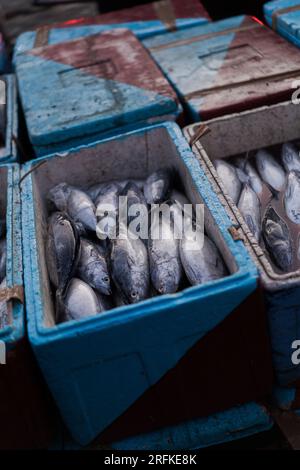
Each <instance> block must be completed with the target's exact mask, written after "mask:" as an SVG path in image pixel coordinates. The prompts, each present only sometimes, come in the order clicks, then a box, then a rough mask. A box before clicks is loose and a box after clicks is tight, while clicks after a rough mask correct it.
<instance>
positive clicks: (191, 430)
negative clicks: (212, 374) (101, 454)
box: [63, 402, 274, 451]
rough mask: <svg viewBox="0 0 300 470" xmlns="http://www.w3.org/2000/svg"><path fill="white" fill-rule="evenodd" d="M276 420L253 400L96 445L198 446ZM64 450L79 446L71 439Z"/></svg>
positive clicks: (156, 448)
mask: <svg viewBox="0 0 300 470" xmlns="http://www.w3.org/2000/svg"><path fill="white" fill-rule="evenodd" d="M273 424H274V423H273V420H272V418H271V416H270V415H269V413H268V411H267V410H266V408H265V407H264V406H262V405H260V404H259V403H256V402H250V403H246V404H245V405H240V406H237V407H234V408H231V409H228V410H225V411H222V412H220V413H215V414H213V415H211V416H208V417H206V418H200V419H195V420H191V421H186V422H184V423H181V424H178V425H176V426H170V427H166V428H163V429H160V430H158V431H156V432H152V433H148V434H140V435H139V436H134V437H131V438H128V439H124V440H122V441H118V442H113V443H111V444H110V445H109V446H103V445H102V446H101V444H100V445H95V446H93V449H95V448H96V449H98V448H99V449H106V450H107V448H108V447H109V449H115V450H118V451H129V450H130V451H132V450H136V451H138V450H153V451H160V450H163V451H175V450H181V451H183V450H197V449H202V448H205V447H210V446H215V445H220V444H225V443H227V442H230V441H235V440H238V439H243V438H246V437H250V436H253V435H254V434H258V433H261V432H265V431H269V430H270V429H271V428H272V426H273ZM63 449H64V450H79V449H80V446H78V444H76V442H74V441H73V440H71V439H67V440H66V441H65V443H64V445H63Z"/></svg>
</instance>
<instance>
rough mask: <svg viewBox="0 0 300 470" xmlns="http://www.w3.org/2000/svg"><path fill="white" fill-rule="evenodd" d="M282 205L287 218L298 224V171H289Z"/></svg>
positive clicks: (299, 174) (299, 180) (299, 221)
mask: <svg viewBox="0 0 300 470" xmlns="http://www.w3.org/2000/svg"><path fill="white" fill-rule="evenodd" d="M283 201H284V207H285V211H286V214H287V216H288V218H289V219H290V220H291V221H292V222H294V224H300V172H299V171H290V173H289V174H288V178H287V185H286V189H285V192H284V198H283Z"/></svg>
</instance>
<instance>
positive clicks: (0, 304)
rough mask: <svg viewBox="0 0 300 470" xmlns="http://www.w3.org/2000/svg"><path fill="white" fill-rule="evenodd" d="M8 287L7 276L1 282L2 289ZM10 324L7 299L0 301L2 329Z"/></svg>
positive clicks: (0, 328) (0, 287)
mask: <svg viewBox="0 0 300 470" xmlns="http://www.w3.org/2000/svg"><path fill="white" fill-rule="evenodd" d="M5 288H6V277H5V278H4V279H3V281H2V282H1V284H0V290H2V289H5ZM8 324H9V317H8V309H7V303H6V302H5V301H2V302H0V330H2V329H4V328H5V327H6V326H8Z"/></svg>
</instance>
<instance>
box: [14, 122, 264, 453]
mask: <svg viewBox="0 0 300 470" xmlns="http://www.w3.org/2000/svg"><path fill="white" fill-rule="evenodd" d="M160 168H169V170H171V169H172V170H174V171H175V170H176V172H177V175H178V176H179V177H180V180H181V183H182V185H183V190H184V191H185V192H186V196H187V197H188V198H189V200H190V201H192V202H193V203H197V202H198V203H201V202H202V203H203V204H204V205H205V207H206V210H205V229H206V235H207V236H208V237H210V239H211V240H212V241H213V242H214V243H215V245H216V246H217V247H218V250H219V252H220V253H222V256H223V259H224V262H225V264H226V267H227V269H228V271H229V275H227V276H225V277H222V278H221V279H218V280H214V281H211V282H207V283H204V284H203V285H195V286H194V287H188V285H186V287H185V288H184V289H183V290H180V291H179V292H176V293H173V294H166V295H162V296H157V295H155V296H153V297H152V298H148V299H146V300H143V301H140V302H139V303H132V304H131V305H124V303H123V305H122V303H121V305H120V306H119V307H117V308H113V309H111V310H108V311H104V312H103V313H102V314H101V315H94V316H91V317H89V318H84V319H81V320H71V321H67V322H63V323H57V322H56V320H55V311H56V312H57V309H55V305H54V299H55V297H54V293H55V292H54V291H52V290H51V286H50V281H49V275H48V271H47V265H46V261H45V253H48V248H47V250H46V246H45V243H46V240H47V236H46V235H47V219H48V217H49V190H53V188H54V187H55V186H56V185H58V184H60V186H59V189H60V190H59V191H57V189H56V192H55V194H56V196H57V198H56V206H57V205H59V206H60V210H62V209H63V208H65V209H67V211H68V213H70V212H71V208H70V205H69V204H70V202H69V198H70V197H71V196H70V193H69V190H67V192H66V191H65V189H66V187H65V185H61V183H62V182H64V183H66V184H67V185H69V186H70V187H71V188H74V187H77V188H86V187H88V186H90V185H94V184H98V185H99V184H100V183H102V182H106V183H107V182H109V181H111V180H120V179H124V178H134V179H137V180H139V179H141V178H142V179H144V178H146V177H147V176H148V175H149V174H150V173H152V172H153V171H156V170H159V169H160ZM23 174H24V178H23V181H22V184H21V187H22V195H23V201H24V204H23V210H22V218H23V235H24V236H23V242H24V243H23V248H24V258H25V263H24V269H25V276H24V278H25V291H26V305H27V313H28V332H29V337H30V341H31V343H32V346H33V349H34V352H35V354H36V357H37V359H38V361H39V364H40V367H41V369H42V371H43V373H44V376H45V378H46V381H47V383H48V386H49V388H50V390H51V391H52V394H53V396H54V398H55V401H56V403H57V405H58V407H59V409H60V411H61V414H62V416H63V419H64V421H65V423H66V425H67V426H68V428H69V430H70V431H71V433H72V436H73V438H74V439H75V440H76V441H77V442H79V443H80V444H81V445H84V444H87V443H89V442H90V441H92V440H93V439H95V438H96V437H97V436H99V435H100V438H101V440H102V441H103V442H108V443H109V442H113V441H116V440H120V439H123V438H126V437H128V436H131V435H133V436H134V435H138V434H140V433H146V432H151V431H153V430H155V429H157V428H162V427H165V426H169V425H172V424H176V423H178V422H182V421H185V420H190V419H193V418H195V417H201V416H207V415H209V414H212V413H216V412H218V411H221V410H225V409H228V408H231V407H232V406H235V405H237V404H241V403H247V402H249V401H252V400H257V399H259V397H263V396H265V395H266V394H268V393H269V392H270V391H271V389H272V381H273V376H272V367H271V354H270V346H269V338H268V334H267V323H266V316H265V315H264V313H263V306H262V305H261V304H260V302H258V301H256V303H255V305H254V304H253V298H254V296H255V292H256V289H257V275H258V273H257V270H256V268H255V267H254V264H253V263H252V262H251V261H250V257H249V255H248V253H247V250H246V249H245V247H244V245H243V243H242V242H241V241H240V240H238V239H235V238H233V236H234V228H233V227H232V226H231V223H230V221H229V218H228V217H227V216H226V213H225V211H224V209H223V208H222V206H221V204H220V203H219V201H218V198H217V196H216V195H215V194H214V193H213V191H212V190H211V186H210V184H209V183H208V180H207V179H206V177H205V175H204V173H203V171H202V170H201V167H200V166H199V164H198V162H197V160H196V159H195V157H194V156H193V154H192V152H191V151H190V149H189V147H188V145H187V143H186V141H185V140H184V138H183V136H182V133H181V131H180V129H179V128H178V126H177V125H175V124H174V123H170V122H169V123H161V124H156V125H152V126H149V127H146V128H140V129H138V130H134V131H130V132H127V133H124V134H120V135H119V136H117V137H110V138H106V139H104V140H102V141H98V142H94V143H92V144H89V145H88V146H82V147H79V148H77V149H76V148H75V149H71V150H69V151H68V152H66V153H65V154H63V155H61V154H53V155H51V156H46V157H43V158H40V159H38V160H36V161H35V162H28V163H27V164H26V165H25V166H24V167H23ZM25 175H26V177H25ZM157 181H160V179H158V180H157ZM151 182H153V178H151V179H149V180H148V183H147V184H149V183H151ZM157 187H158V188H160V189H159V191H161V188H162V187H163V185H161V183H159V184H158V186H157ZM94 189H95V188H94V186H92V188H91V189H90V191H89V194H92V193H91V191H92V190H94ZM73 191H74V189H73ZM71 192H72V189H71ZM84 194H86V193H84ZM145 194H147V195H148V190H147V191H146V192H145ZM149 194H154V193H153V192H151V191H149ZM52 196H53V191H52ZM94 196H95V195H94ZM94 196H90V197H94ZM147 197H148V196H147ZM82 198H85V200H86V202H87V203H86V204H85V207H86V208H88V207H91V205H90V203H88V200H87V198H86V196H83V195H82ZM51 200H52V202H51V203H53V198H52V197H51ZM72 207H73V206H72ZM79 212H80V211H78V213H79ZM86 214H87V212H86ZM64 217H65V219H64V220H65V221H66V216H64ZM72 218H73V221H75V222H76V220H77V224H78V221H79V219H77V217H75V219H74V217H73V216H72ZM51 220H52V219H51ZM85 221H87V219H85ZM66 223H67V221H66ZM73 224H74V222H73ZM79 225H80V224H79ZM51 227H52V226H51ZM79 228H80V227H79ZM51 230H52V228H51ZM68 230H69V233H72V231H73V232H74V233H75V228H74V227H73V228H72V229H71V232H70V223H69V229H68ZM93 230H94V226H93ZM48 240H49V239H48ZM50 240H52V238H51V239H50ZM70 240H72V237H71V238H70ZM113 245H114V243H113ZM49 246H50V247H51V246H52V245H51V244H50V245H47V247H49ZM68 246H69V247H71V248H70V252H71V253H74V255H75V254H76V250H75V251H74V248H75V246H76V245H75V244H74V243H73V242H71V243H70V244H69V245H68ZM72 247H73V248H72ZM149 247H150V243H149ZM45 250H46V251H45ZM141 251H142V248H141ZM72 257H73V255H72ZM61 259H63V257H61ZM70 259H71V258H70ZM74 259H75V257H74ZM123 259H124V258H123ZM131 262H132V261H131ZM49 266H51V260H50V264H49V263H48V267H49ZM69 266H70V269H69V268H67V269H68V270H69V272H70V276H71V275H73V276H74V269H73V267H72V265H71V264H70V265H69ZM54 269H55V265H54ZM49 272H50V271H49ZM54 272H55V270H54ZM172 272H173V271H172V270H171V273H172ZM151 273H152V271H151ZM51 278H52V284H53V282H54V283H56V281H55V279H58V278H55V276H53V275H52V276H51ZM66 278H67V277H66ZM66 278H65V277H64V276H62V277H61V278H60V279H61V281H59V282H58V286H60V287H59V293H60V294H63V292H65V290H64V289H65V287H64V286H65V285H66V282H65V280H64V279H66ZM85 289H86V291H87V288H85ZM73 291H74V292H75V293H76V289H75V290H74V289H73ZM51 292H52V293H51ZM173 292H174V291H173ZM91 297H93V299H94V296H93V295H92V294H91ZM57 298H58V299H59V300H60V299H64V298H65V297H64V295H60V296H57V291H56V299H57ZM68 299H69V297H68ZM94 301H95V300H93V302H94ZM127 303H128V302H127ZM57 305H61V303H58V304H57ZM91 305H92V304H91ZM87 313H88V312H87ZM91 313H92V312H91ZM95 313H96V312H95ZM254 336H255V342H254V341H253V337H254ZM182 384H184V387H183V386H182ZM120 390H122V394H121V395H120Z"/></svg>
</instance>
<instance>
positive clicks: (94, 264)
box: [45, 169, 227, 323]
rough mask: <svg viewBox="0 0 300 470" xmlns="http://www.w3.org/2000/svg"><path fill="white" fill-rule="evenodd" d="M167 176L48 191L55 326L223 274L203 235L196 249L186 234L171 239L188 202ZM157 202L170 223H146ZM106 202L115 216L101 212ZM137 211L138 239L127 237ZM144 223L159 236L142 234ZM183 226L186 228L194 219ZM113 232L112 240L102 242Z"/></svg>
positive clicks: (60, 186) (48, 253) (48, 245)
mask: <svg viewBox="0 0 300 470" xmlns="http://www.w3.org/2000/svg"><path fill="white" fill-rule="evenodd" d="M173 178H174V172H173V170H170V169H161V170H158V171H156V172H154V173H152V174H151V175H150V176H149V177H148V178H147V179H146V180H143V181H140V180H124V181H111V182H105V183H99V184H95V185H93V186H92V187H89V188H85V189H82V188H76V187H74V186H70V185H68V184H66V183H60V184H58V185H56V186H55V187H53V188H51V189H50V191H49V193H48V202H49V212H50V215H49V218H48V230H47V237H46V246H45V248H46V261H47V267H48V272H49V277H50V281H51V284H52V286H53V293H54V296H55V303H56V322H58V323H59V322H65V321H69V320H74V319H80V318H83V317H87V316H91V315H97V314H99V313H101V312H104V311H106V310H109V309H112V308H115V307H118V306H121V305H128V304H133V303H137V302H139V301H142V300H144V299H147V298H149V297H153V296H155V295H162V294H173V293H175V292H177V291H178V290H179V289H182V288H185V287H187V286H189V285H197V284H201V283H205V282H208V281H212V280H215V279H219V278H221V277H223V276H225V275H227V269H226V267H225V265H224V262H223V260H222V258H221V256H220V253H219V251H218V249H217V247H216V246H215V244H214V243H213V242H212V241H211V240H210V239H209V238H208V236H206V235H204V243H203V244H199V246H198V245H197V243H198V239H197V238H196V237H194V238H193V237H190V236H188V235H187V233H188V230H187V232H184V233H185V235H184V237H183V238H182V239H178V238H177V237H176V236H175V227H176V223H175V221H176V218H177V217H179V216H181V217H182V214H183V210H184V205H185V204H188V203H189V201H188V199H187V198H186V197H185V195H184V194H182V193H181V192H179V191H177V190H176V189H174V188H173V187H172V186H173V184H172V181H173ZM120 196H126V197H127V208H128V215H127V218H126V223H124V221H123V222H122V221H121V216H120V207H121V206H120V204H119V202H120V200H119V198H120ZM162 203H166V204H167V205H168V207H170V212H171V214H172V218H171V220H172V223H171V224H170V223H167V220H166V218H165V217H164V216H163V215H160V216H159V217H156V218H152V217H150V215H151V211H152V210H153V207H156V206H154V205H160V204H162ZM104 204H110V207H112V208H113V212H114V214H113V215H114V216H115V217H111V215H112V214H111V213H108V212H107V211H105V210H103V209H102V208H103V207H104V206H103V205H104ZM134 204H139V207H140V210H139V213H138V214H132V211H130V208H132V207H133V205H134ZM121 208H122V207H121ZM141 213H142V214H144V215H143V217H144V219H143V218H141V217H140V218H139V219H138V220H139V222H138V224H137V225H138V226H137V232H138V233H139V234H138V236H136V237H133V236H131V232H130V230H132V229H130V230H129V228H130V227H132V225H131V224H132V223H133V224H134V223H135V220H137V217H138V216H141ZM150 219H151V223H150V226H151V230H153V229H157V230H158V231H160V230H164V232H163V233H164V236H163V237H158V238H156V237H155V238H154V237H152V238H151V237H150V236H148V234H149V232H150V229H149V220H150ZM188 220H190V227H191V228H192V226H193V224H194V220H193V217H191V218H190V219H188ZM114 221H117V222H118V223H117V224H116V223H115V222H114ZM144 222H145V224H144ZM146 222H147V223H148V224H147V223H146ZM151 224H152V225H151ZM153 224H157V226H155V227H153ZM116 225H117V227H116ZM144 225H145V227H147V230H146V233H145V230H143V229H144ZM116 228H117V236H116V237H112V236H108V235H111V233H112V232H113V230H115V229H116ZM151 233H152V232H151ZM159 233H162V232H159ZM166 233H167V236H166Z"/></svg>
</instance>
